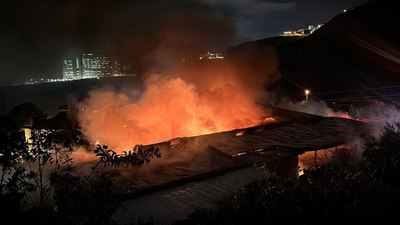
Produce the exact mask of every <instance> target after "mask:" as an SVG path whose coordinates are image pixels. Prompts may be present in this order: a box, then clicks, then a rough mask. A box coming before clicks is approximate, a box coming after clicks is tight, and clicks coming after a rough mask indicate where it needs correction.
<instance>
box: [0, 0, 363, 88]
mask: <svg viewBox="0 0 400 225" xmlns="http://www.w3.org/2000/svg"><path fill="white" fill-rule="evenodd" d="M365 1H366V0H288V1H284V0H269V1H267V0H119V1H118V0H19V1H13V0H2V1H0V24H1V33H0V85H4V84H12V83H21V82H24V81H26V80H27V79H28V78H40V77H44V78H61V59H62V57H63V56H66V55H73V54H76V53H82V52H98V53H103V54H108V55H113V56H117V57H120V58H121V60H123V61H124V60H125V61H132V62H133V63H134V65H137V66H138V69H140V70H143V71H144V70H146V68H147V67H149V66H151V64H152V63H154V61H155V60H160V58H161V59H165V60H166V62H168V58H172V57H190V56H196V55H198V54H200V53H203V52H205V51H223V50H224V49H225V48H226V47H229V46H231V45H236V44H238V43H241V42H245V41H250V40H257V39H262V38H266V37H270V36H276V35H279V34H280V33H281V32H282V31H285V30H297V29H299V28H302V27H305V26H307V25H308V24H320V23H324V22H327V21H329V20H330V19H331V18H332V17H333V16H335V15H336V14H338V13H339V12H342V11H343V10H344V9H347V8H351V7H354V6H357V5H359V4H361V3H362V2H365ZM160 53H162V54H160ZM155 55H156V56H157V57H155ZM155 58H157V59H155Z"/></svg>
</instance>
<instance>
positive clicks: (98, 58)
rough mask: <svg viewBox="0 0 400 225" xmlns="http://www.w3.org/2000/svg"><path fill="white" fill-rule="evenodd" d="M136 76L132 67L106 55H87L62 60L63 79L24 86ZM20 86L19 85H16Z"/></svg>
mask: <svg viewBox="0 0 400 225" xmlns="http://www.w3.org/2000/svg"><path fill="white" fill-rule="evenodd" d="M122 76H128V77H133V76H136V74H135V73H133V72H132V65H130V64H121V63H120V62H119V61H118V60H116V59H113V58H112V57H109V56H105V55H96V54H93V53H85V54H82V55H77V56H73V57H68V58H64V59H63V60H62V78H55V77H58V76H57V75H52V76H50V77H52V78H48V79H45V78H39V79H34V78H30V79H28V81H26V82H25V83H24V84H39V83H52V82H65V81H74V80H82V79H100V78H101V77H122ZM16 85H18V84H16Z"/></svg>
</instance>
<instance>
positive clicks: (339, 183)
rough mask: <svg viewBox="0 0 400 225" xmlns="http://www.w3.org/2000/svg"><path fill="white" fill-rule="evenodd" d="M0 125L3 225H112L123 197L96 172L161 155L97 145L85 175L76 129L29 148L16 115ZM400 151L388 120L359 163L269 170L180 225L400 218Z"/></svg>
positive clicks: (47, 134) (398, 134)
mask: <svg viewBox="0 0 400 225" xmlns="http://www.w3.org/2000/svg"><path fill="white" fill-rule="evenodd" d="M0 125H1V126H0V169H1V171H0V217H1V218H2V219H1V221H2V222H1V224H20V223H27V222H39V223H41V224H113V223H114V222H113V220H112V215H113V213H114V212H115V211H116V210H117V209H118V206H119V205H118V204H119V202H120V200H121V199H120V196H119V193H118V192H117V191H116V187H115V186H114V183H113V179H112V177H109V176H106V175H105V174H102V173H97V170H96V168H97V166H98V165H105V166H115V167H116V166H119V165H121V164H125V165H129V166H140V165H144V164H146V163H148V162H149V160H150V158H151V157H160V154H159V152H158V150H157V149H145V148H143V147H141V146H136V147H135V151H128V152H124V153H123V154H117V153H115V152H114V151H113V150H111V149H108V148H107V146H96V147H95V148H94V151H93V154H96V155H97V157H98V161H97V163H95V164H93V165H94V166H93V167H92V170H91V171H90V172H89V173H87V174H81V173H79V172H78V171H77V170H76V168H75V166H74V162H73V159H71V158H70V157H69V154H68V153H70V152H71V151H72V150H73V149H72V148H71V147H72V146H74V145H81V144H88V143H87V142H85V140H84V138H83V137H82V135H81V134H80V132H79V129H77V130H62V131H60V130H51V131H43V130H42V131H36V132H33V133H32V138H31V141H32V144H31V146H29V145H27V144H26V140H25V139H24V138H23V133H21V131H20V129H19V128H18V126H16V125H15V123H13V120H11V119H10V118H7V117H1V118H0ZM399 149H400V123H398V124H395V125H387V126H386V127H385V129H384V132H383V133H382V135H381V136H380V137H378V138H374V137H369V138H367V140H366V142H365V145H364V153H363V160H361V161H360V162H358V163H356V164H355V163H348V162H349V161H348V160H334V161H332V162H330V163H328V164H325V165H320V166H319V167H318V168H314V169H310V170H308V171H306V172H305V174H304V175H302V176H300V177H298V178H296V179H283V178H280V177H278V176H276V175H274V174H270V176H267V177H266V178H265V179H263V180H261V181H258V182H255V183H252V184H250V185H248V186H246V187H244V188H242V189H241V190H240V191H239V192H238V193H236V194H235V195H233V196H231V197H230V198H227V199H225V200H223V201H221V202H220V203H219V206H218V208H217V209H215V210H211V209H203V210H198V211H196V212H195V213H193V214H192V215H190V217H189V219H187V220H183V221H176V222H175V224H204V225H205V224H282V223H283V224H289V223H290V224H293V223H296V224H321V223H322V224H339V223H340V224H342V223H349V222H354V223H388V221H391V220H395V219H397V216H398V215H400V205H399V204H398V202H399V201H400V181H399V177H400V176H399V175H400V151H399ZM341 159H343V158H341ZM45 171H47V172H45ZM49 171H50V172H49ZM133 223H145V224H158V222H156V221H147V222H132V224H133Z"/></svg>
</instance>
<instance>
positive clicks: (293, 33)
mask: <svg viewBox="0 0 400 225" xmlns="http://www.w3.org/2000/svg"><path fill="white" fill-rule="evenodd" d="M322 25H323V24H318V25H308V26H307V28H306V29H298V30H296V31H284V32H283V33H282V34H281V36H286V37H288V36H298V37H304V36H307V35H310V34H312V33H313V32H314V31H316V30H318V29H319V28H321V27H322Z"/></svg>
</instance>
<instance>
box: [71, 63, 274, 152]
mask: <svg viewBox="0 0 400 225" xmlns="http://www.w3.org/2000/svg"><path fill="white" fill-rule="evenodd" d="M189 72H190V73H191V74H192V76H188V75H187V74H185V73H189ZM242 72H245V71H234V70H232V67H230V66H229V65H224V66H218V69H217V68H215V67H213V68H210V69H202V70H197V71H194V70H180V73H178V74H179V76H176V75H175V76H174V75H165V74H162V75H160V74H152V75H151V76H149V78H148V79H147V81H146V84H145V91H144V92H143V93H142V94H141V95H140V97H139V99H138V100H132V98H131V96H129V95H127V94H123V93H115V92H113V91H107V90H95V91H92V92H90V94H89V98H87V99H86V100H85V101H83V102H81V103H80V105H79V108H80V112H79V113H78V119H79V122H80V125H81V127H82V130H83V132H84V134H85V135H86V136H87V137H88V138H89V139H90V140H91V141H93V142H95V141H100V143H101V144H107V145H109V146H110V147H112V148H114V149H117V150H127V149H131V148H132V146H134V145H135V144H151V143H157V142H160V141H165V140H169V139H172V138H175V137H183V136H195V135H201V134H208V133H213V132H219V131H225V130H233V129H236V128H243V127H249V126H255V125H258V124H262V123H266V121H265V118H266V116H268V115H267V112H265V110H264V109H262V108H261V107H260V106H259V105H258V104H257V103H256V100H257V98H259V97H261V94H262V93H261V92H260V91H259V90H260V89H261V87H257V85H255V84H254V82H252V79H249V77H251V76H253V75H252V74H242V75H244V76H242V78H241V77H240V76H238V73H242ZM246 75H247V77H246ZM254 80H256V79H254ZM260 80H261V78H260Z"/></svg>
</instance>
